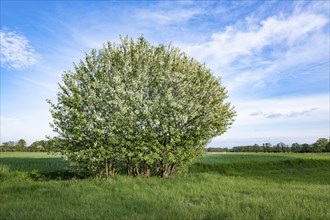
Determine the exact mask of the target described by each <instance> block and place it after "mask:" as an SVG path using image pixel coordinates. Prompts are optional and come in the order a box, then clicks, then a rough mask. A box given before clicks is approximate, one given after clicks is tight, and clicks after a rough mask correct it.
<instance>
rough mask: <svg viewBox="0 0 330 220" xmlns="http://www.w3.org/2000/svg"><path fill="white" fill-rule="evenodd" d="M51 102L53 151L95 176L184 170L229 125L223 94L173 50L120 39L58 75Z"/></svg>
mask: <svg viewBox="0 0 330 220" xmlns="http://www.w3.org/2000/svg"><path fill="white" fill-rule="evenodd" d="M57 94H58V95H57V103H55V104H54V103H52V102H50V101H49V103H50V104H51V110H50V111H51V114H52V117H53V119H54V120H53V128H54V131H55V132H57V133H58V134H59V136H58V137H56V138H57V140H58V143H59V145H58V150H59V151H60V152H61V153H63V154H65V155H66V156H67V157H68V158H69V159H70V160H71V161H72V162H73V164H75V165H76V166H78V167H79V168H81V169H86V170H89V171H90V172H92V173H94V174H97V173H99V174H102V175H104V176H108V175H113V174H114V173H115V171H117V170H126V172H127V175H146V176H148V175H150V174H155V175H159V176H161V177H167V176H169V175H172V174H173V173H175V172H177V171H180V170H184V169H185V168H186V167H187V166H188V164H189V163H190V162H191V161H192V160H193V159H195V158H196V157H198V156H199V155H201V154H202V153H203V152H204V147H205V146H206V144H207V143H208V142H209V141H210V140H211V139H212V138H213V137H215V136H219V135H221V134H222V133H224V132H225V131H226V130H227V129H228V128H229V127H230V126H231V124H232V123H233V120H234V116H235V111H234V109H233V108H232V106H231V105H230V103H228V102H225V100H226V98H227V97H228V96H227V91H226V88H225V87H224V86H222V85H221V81H220V79H217V78H216V77H215V76H213V74H212V73H211V71H210V69H208V68H206V67H205V65H202V64H200V63H198V62H197V61H196V60H194V59H192V58H190V57H188V56H187V55H186V54H184V53H183V52H181V51H180V50H179V49H178V48H173V47H171V46H164V45H158V46H152V45H150V44H149V43H148V42H147V41H146V40H145V39H144V38H143V37H141V38H139V39H138V40H137V42H134V41H133V39H129V38H122V39H121V44H112V43H108V44H106V45H104V47H103V49H101V50H99V51H96V50H92V53H91V54H86V58H85V60H84V61H81V62H80V63H79V64H78V65H75V68H74V71H68V72H65V73H64V74H63V83H62V84H61V85H60V86H59V92H58V93H57Z"/></svg>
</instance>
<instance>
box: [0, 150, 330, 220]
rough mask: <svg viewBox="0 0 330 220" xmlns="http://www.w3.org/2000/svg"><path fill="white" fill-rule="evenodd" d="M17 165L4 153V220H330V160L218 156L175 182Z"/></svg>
mask: <svg viewBox="0 0 330 220" xmlns="http://www.w3.org/2000/svg"><path fill="white" fill-rule="evenodd" d="M22 154H24V153H22ZM16 158H18V157H16ZM23 158H24V157H23ZM55 158H56V157H55ZM32 159H33V158H31V157H30V158H26V161H25V162H26V163H32V162H31V160H32ZM34 159H36V162H37V161H39V159H41V160H45V161H48V162H50V161H51V162H52V163H54V164H58V165H54V166H53V167H57V168H58V172H59V173H60V171H61V170H62V171H63V170H65V169H68V167H66V166H64V165H65V163H66V161H62V162H61V161H60V160H49V159H52V158H48V157H44V158H39V159H38V158H34ZM57 159H61V158H57ZM39 162H40V161H39ZM12 163H15V162H14V161H12V160H8V157H5V155H1V158H0V173H6V175H5V176H4V178H1V179H0V181H1V182H0V198H1V199H0V219H329V218H330V214H329V211H328V205H329V202H330V201H329V200H330V198H329V193H330V191H329V190H330V189H329V186H330V182H329V178H330V175H329V174H330V173H329V172H330V166H329V165H330V164H329V163H330V158H329V157H328V156H324V155H312V156H311V157H310V158H309V157H307V156H306V155H303V156H297V155H293V154H292V155H291V154H287V155H281V154H231V155H228V154H217V155H213V154H212V155H206V156H205V157H203V158H201V159H200V160H199V161H196V163H194V164H192V165H191V167H190V169H189V173H188V174H187V175H186V176H177V177H172V178H168V179H160V178H158V177H152V178H130V177H126V176H117V177H115V178H112V179H109V180H100V179H95V178H87V179H77V178H76V176H75V175H72V177H71V178H67V180H59V179H58V178H49V177H47V176H45V177H42V176H41V177H40V178H34V177H33V175H32V174H33V173H34V174H35V175H37V174H40V175H41V173H42V172H45V169H44V168H46V167H47V169H48V168H49V167H51V166H49V165H47V163H41V162H40V163H39V165H40V166H41V164H44V165H45V166H46V167H39V168H34V169H26V168H25V169H23V168H22V170H20V169H19V167H20V166H17V165H11V164H12ZM37 163H38V162H37ZM18 164H24V161H20V162H18ZM39 165H38V166H39ZM1 166H2V167H3V168H2V169H1ZM27 166H29V165H27ZM30 167H31V166H30ZM52 172H53V173H54V172H55V171H54V170H53V171H52ZM323 173H324V175H323Z"/></svg>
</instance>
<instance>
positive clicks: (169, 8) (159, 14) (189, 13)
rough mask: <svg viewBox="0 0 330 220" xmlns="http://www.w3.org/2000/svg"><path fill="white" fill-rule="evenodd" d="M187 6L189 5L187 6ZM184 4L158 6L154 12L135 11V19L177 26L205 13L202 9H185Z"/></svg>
mask: <svg viewBox="0 0 330 220" xmlns="http://www.w3.org/2000/svg"><path fill="white" fill-rule="evenodd" d="M188 5H189V4H188ZM188 5H187V4H185V3H183V4H182V3H181V5H180V4H179V5H176V7H173V5H172V4H169V5H167V4H164V3H163V4H159V5H157V8H154V10H152V11H151V10H150V8H149V9H139V10H137V11H136V17H137V18H138V19H140V20H142V21H143V20H144V21H150V22H153V23H157V24H159V25H169V24H173V23H175V24H179V23H181V22H186V21H189V20H191V19H193V18H195V17H197V16H198V15H202V14H204V13H205V12H206V11H205V9H204V8H202V7H186V6H188Z"/></svg>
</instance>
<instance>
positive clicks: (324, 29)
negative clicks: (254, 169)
mask: <svg viewBox="0 0 330 220" xmlns="http://www.w3.org/2000/svg"><path fill="white" fill-rule="evenodd" d="M329 10H330V9H329V2H328V1H306V2H304V1H295V2H294V1H265V2H263V1H163V2H156V1H149V2H148V1H145V2H142V1H127V2H125V1H114V2H111V1H110V2H108V1H95V2H92V1H86V2H83V1H72V2H70V1H58V2H57V1H51V2H39V1H31V2H29V1H17V2H15V1H1V140H0V142H4V141H9V140H15V141H16V140H18V139H20V138H24V139H25V140H27V141H28V143H31V142H33V141H36V140H41V139H45V136H46V135H54V133H52V130H51V128H50V127H49V123H50V122H51V121H52V119H51V116H50V113H49V105H48V104H47V103H46V99H51V100H55V99H56V92H57V83H58V82H60V81H61V74H62V73H63V71H65V70H70V69H72V68H73V65H72V63H73V62H78V61H79V60H80V59H82V58H83V57H84V53H89V52H90V51H91V49H92V48H96V49H99V48H101V47H102V45H103V43H105V42H107V41H112V42H119V35H123V36H126V35H128V36H130V37H133V38H137V37H139V36H141V34H143V35H144V36H145V38H146V39H147V40H148V41H149V42H151V43H152V44H159V43H163V44H169V43H171V42H172V44H173V46H176V47H179V48H181V49H182V50H183V51H185V52H186V53H187V54H188V55H189V56H191V57H194V58H195V59H197V60H198V61H200V62H201V63H205V64H206V66H208V67H209V68H210V69H211V70H212V72H213V73H214V74H215V75H216V76H221V77H222V82H223V85H225V86H226V87H227V88H228V93H229V96H230V97H229V99H228V101H230V102H231V103H232V104H233V105H234V106H235V108H236V111H237V113H238V116H237V118H236V121H235V123H234V125H233V126H232V128H231V129H229V130H228V131H227V132H226V133H225V134H223V135H222V136H220V137H215V138H214V139H213V140H212V142H211V143H210V144H209V146H210V147H232V146H235V145H247V144H254V143H257V144H262V143H265V142H271V143H272V144H276V143H278V142H281V141H282V142H285V143H287V144H291V143H293V142H299V143H303V142H307V143H313V142H314V141H315V140H316V139H318V138H320V137H326V138H327V137H329V132H330V131H329V123H330V122H329V83H330V82H329Z"/></svg>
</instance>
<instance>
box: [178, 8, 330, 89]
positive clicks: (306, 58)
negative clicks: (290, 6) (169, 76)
mask: <svg viewBox="0 0 330 220" xmlns="http://www.w3.org/2000/svg"><path fill="white" fill-rule="evenodd" d="M328 23H329V20H328V18H327V17H326V16H325V15H323V14H317V13H313V12H299V13H295V14H293V15H289V16H288V15H284V14H279V15H277V16H272V17H268V18H266V19H264V20H261V21H260V20H258V19H257V18H253V19H252V18H249V17H247V18H246V20H245V22H243V25H242V22H238V23H237V24H234V25H231V26H227V27H226V29H225V30H224V31H222V32H217V33H214V34H212V35H211V38H210V40H209V41H206V42H203V43H200V44H195V45H190V44H181V46H182V47H183V48H184V51H186V52H187V53H188V54H189V55H191V56H193V57H195V58H196V59H197V60H199V61H201V62H205V63H206V65H207V66H208V67H210V68H211V70H212V71H213V72H214V73H216V74H217V73H221V75H222V76H223V78H224V80H226V81H228V88H229V90H233V89H239V88H242V86H244V85H245V86H246V85H251V86H252V88H258V87H263V86H265V85H266V84H267V83H276V81H277V80H278V79H279V78H281V77H283V74H282V75H281V74H280V73H286V72H288V70H289V69H290V68H296V67H298V66H301V65H308V64H312V63H318V62H324V61H325V60H328V58H329V54H328V53H329V48H327V47H326V46H325V45H328V44H329V37H328V33H326V31H324V28H325V27H326V25H327V24H328ZM179 45H180V43H179ZM326 62H328V61H326ZM284 77H288V75H286V76H284ZM226 83H227V82H226Z"/></svg>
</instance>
